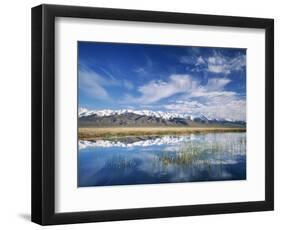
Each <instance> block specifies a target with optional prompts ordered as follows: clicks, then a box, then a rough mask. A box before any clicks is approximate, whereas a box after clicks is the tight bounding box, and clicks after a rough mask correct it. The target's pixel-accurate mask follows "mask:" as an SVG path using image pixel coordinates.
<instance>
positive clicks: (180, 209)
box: [32, 5, 274, 225]
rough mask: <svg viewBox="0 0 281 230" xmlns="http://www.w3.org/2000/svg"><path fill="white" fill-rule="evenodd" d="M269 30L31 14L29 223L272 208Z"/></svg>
mask: <svg viewBox="0 0 281 230" xmlns="http://www.w3.org/2000/svg"><path fill="white" fill-rule="evenodd" d="M273 90H274V22H273V19H261V18H246V17H230V16H214V15H201V14H183V13H170V12H152V11H138V10H125V9H107V8H93V7H76V6H58V5H40V6H37V7H34V8H32V221H33V222H36V223H38V224H41V225H51V224H68V223H82V222H98V221H113V220H129V219H142V218H161V217H176V216H192V215H205V214H221V213H236V212H250V211H267V210H273V207H274V175H273V172H274V162H273V158H274V91H273Z"/></svg>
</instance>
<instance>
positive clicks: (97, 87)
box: [79, 65, 134, 100]
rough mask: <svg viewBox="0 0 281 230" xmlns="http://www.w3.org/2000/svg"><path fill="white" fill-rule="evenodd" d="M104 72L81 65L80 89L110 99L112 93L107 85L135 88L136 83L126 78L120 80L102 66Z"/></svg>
mask: <svg viewBox="0 0 281 230" xmlns="http://www.w3.org/2000/svg"><path fill="white" fill-rule="evenodd" d="M101 70H102V72H103V74H102V75H101V74H98V73H97V72H96V71H94V70H93V69H90V68H88V67H87V66H85V65H80V66H79V89H80V90H82V91H83V92H85V93H87V94H88V95H89V96H91V97H92V98H98V99H103V100H109V99H111V98H110V94H109V93H108V91H107V89H106V87H108V86H110V87H121V88H123V87H124V88H125V89H127V90H132V89H134V84H133V83H132V82H131V81H129V80H126V79H123V80H118V79H117V78H115V77H114V76H113V74H111V73H110V72H109V71H108V70H105V69H103V68H101Z"/></svg>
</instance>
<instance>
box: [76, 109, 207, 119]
mask: <svg viewBox="0 0 281 230" xmlns="http://www.w3.org/2000/svg"><path fill="white" fill-rule="evenodd" d="M128 113H133V114H137V115H141V116H149V117H158V118H163V119H166V120H169V119H173V118H185V119H190V120H194V119H195V118H200V119H202V120H206V119H208V118H207V117H206V116H204V115H203V114H199V115H198V116H194V115H191V114H187V113H182V114H180V113H172V112H162V111H152V110H133V109H119V110H111V109H104V110H88V109H86V108H80V109H79V112H78V114H79V117H86V116H91V115H96V116H98V117H106V116H112V115H121V114H128Z"/></svg>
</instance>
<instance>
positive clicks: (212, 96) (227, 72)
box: [78, 42, 246, 120]
mask: <svg viewBox="0 0 281 230" xmlns="http://www.w3.org/2000/svg"><path fill="white" fill-rule="evenodd" d="M78 85H79V86H78V88H79V93H78V94H79V95H78V96H79V107H80V108H82V107H83V108H88V109H136V110H143V109H147V110H156V111H168V112H177V113H189V114H194V115H196V114H201V113H202V114H205V115H206V116H209V117H212V118H224V119H226V118H227V119H235V120H245V119H246V49H232V48H209V47H187V46H166V45H143V44H125V43H102V42H78Z"/></svg>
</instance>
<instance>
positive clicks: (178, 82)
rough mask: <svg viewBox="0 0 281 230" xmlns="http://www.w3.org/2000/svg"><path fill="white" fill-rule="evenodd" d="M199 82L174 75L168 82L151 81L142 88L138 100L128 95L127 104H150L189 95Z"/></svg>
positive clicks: (183, 75)
mask: <svg viewBox="0 0 281 230" xmlns="http://www.w3.org/2000/svg"><path fill="white" fill-rule="evenodd" d="M197 84H198V83H197V82H196V81H194V80H193V79H192V77H191V76H189V75H185V74H182V75H180V74H173V75H171V76H170V77H169V80H168V81H162V80H158V81H154V80H153V81H150V82H149V83H148V84H145V85H143V86H140V87H139V88H138V92H139V93H141V96H140V97H138V98H136V97H132V96H130V95H127V97H126V99H125V101H126V102H134V103H142V104H150V103H154V102H157V101H159V100H161V99H164V98H168V97H170V96H173V95H175V94H179V93H188V92H190V91H192V89H193V88H196V87H197Z"/></svg>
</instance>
